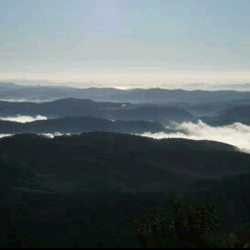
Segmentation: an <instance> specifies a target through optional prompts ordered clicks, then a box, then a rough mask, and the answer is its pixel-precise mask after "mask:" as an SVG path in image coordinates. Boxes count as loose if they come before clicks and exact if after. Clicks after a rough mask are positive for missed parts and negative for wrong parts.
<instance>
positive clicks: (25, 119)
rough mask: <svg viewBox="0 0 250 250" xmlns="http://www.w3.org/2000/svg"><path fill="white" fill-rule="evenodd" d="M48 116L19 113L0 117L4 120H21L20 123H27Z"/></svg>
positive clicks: (44, 118)
mask: <svg viewBox="0 0 250 250" xmlns="http://www.w3.org/2000/svg"><path fill="white" fill-rule="evenodd" d="M47 119H48V118H47V117H46V116H42V115H37V116H34V117H32V116H28V115H17V116H9V117H0V120H2V121H11V122H19V123H27V122H34V121H41V120H47Z"/></svg>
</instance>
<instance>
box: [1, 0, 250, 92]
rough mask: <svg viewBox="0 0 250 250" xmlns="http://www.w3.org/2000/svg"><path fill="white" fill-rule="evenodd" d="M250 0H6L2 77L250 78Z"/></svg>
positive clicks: (170, 81)
mask: <svg viewBox="0 0 250 250" xmlns="http://www.w3.org/2000/svg"><path fill="white" fill-rule="evenodd" d="M249 23H250V1H249V0H136V1H135V0H35V1H34V0H0V81H10V80H11V81H15V80H16V81H17V80H19V81H23V83H24V84H32V83H35V84H41V83H42V84H43V83H44V84H43V85H50V84H56V85H64V86H67V85H68V86H76V87H119V88H131V87H144V88H145V87H148V88H152V87H165V88H168V86H170V85H172V86H176V88H178V87H179V86H184V85H186V84H201V85H219V84H231V83H232V84H245V83H248V82H250V30H249Z"/></svg>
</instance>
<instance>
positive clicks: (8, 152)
mask: <svg viewBox="0 0 250 250" xmlns="http://www.w3.org/2000/svg"><path fill="white" fill-rule="evenodd" d="M0 157H1V158H3V159H4V160H5V161H7V162H8V163H10V164H12V165H13V166H17V167H19V168H22V169H25V170H30V171H32V172H35V173H40V174H46V175H48V174H52V175H56V176H57V180H59V179H60V181H61V183H66V182H71V184H72V186H71V187H72V188H73V189H74V188H76V189H84V190H98V189H100V188H101V189H103V190H105V189H107V190H109V189H112V190H121V189H125V190H147V189H162V188H163V189H164V188H167V187H170V186H172V185H173V186H175V185H176V183H177V182H178V180H180V181H184V180H196V179H200V178H201V179H202V178H208V177H211V178H212V177H220V176H224V175H227V174H230V173H237V172H239V171H241V170H248V169H249V166H250V156H249V155H247V154H243V153H240V152H237V151H236V150H235V148H234V147H233V146H229V145H227V144H222V143H217V142H210V141H191V140H185V139H171V140H167V139H165V140H154V139H150V138H145V137H140V136H133V135H126V134H118V133H108V132H91V133H83V134H81V135H75V136H62V137H56V138H54V139H49V138H44V137H42V136H38V135H35V134H21V135H15V136H13V137H9V138H7V137H6V138H2V139H1V140H0ZM235 162H237V165H236V164H235ZM59 173H60V174H59ZM83 183H84V184H83ZM86 183H88V184H86Z"/></svg>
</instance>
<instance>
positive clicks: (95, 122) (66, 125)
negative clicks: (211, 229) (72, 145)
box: [0, 116, 171, 134]
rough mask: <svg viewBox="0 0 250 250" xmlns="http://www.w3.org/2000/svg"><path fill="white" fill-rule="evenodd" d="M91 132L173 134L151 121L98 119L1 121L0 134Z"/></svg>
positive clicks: (66, 118) (71, 118)
mask: <svg viewBox="0 0 250 250" xmlns="http://www.w3.org/2000/svg"><path fill="white" fill-rule="evenodd" d="M90 131H110V132H111V131H112V132H120V133H144V132H152V133H156V132H171V130H169V129H166V128H165V127H164V126H163V125H162V124H160V123H159V122H150V121H140V120H135V121H121V120H117V121H110V120H107V119H103V118H97V117H79V116H75V117H63V118H57V119H48V120H42V121H34V122H29V123H18V122H11V121H0V133H1V134H5V133H10V134H15V133H55V132H60V133H82V132H90Z"/></svg>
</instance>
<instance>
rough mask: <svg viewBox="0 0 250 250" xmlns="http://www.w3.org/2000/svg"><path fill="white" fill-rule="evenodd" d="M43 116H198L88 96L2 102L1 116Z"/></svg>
mask: <svg viewBox="0 0 250 250" xmlns="http://www.w3.org/2000/svg"><path fill="white" fill-rule="evenodd" d="M18 114H20V115H29V116H35V115H38V114H39V115H44V116H48V117H51V118H55V117H56V118H59V117H65V116H81V117H82V116H92V117H98V118H104V119H109V120H125V121H138V120H144V121H156V122H162V123H164V124H165V123H166V124H167V123H168V122H169V121H170V120H174V121H193V120H194V119H195V117H194V116H193V115H192V114H191V113H189V112H188V111H186V110H185V109H184V108H178V107H171V106H164V107H160V106H156V105H135V104H130V103H112V102H94V101H91V100H88V99H73V98H68V99H62V100H56V101H52V102H45V103H32V102H21V103H20V102H3V101H0V117H1V116H2V117H6V116H15V115H18Z"/></svg>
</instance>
